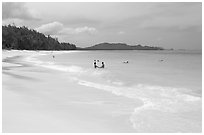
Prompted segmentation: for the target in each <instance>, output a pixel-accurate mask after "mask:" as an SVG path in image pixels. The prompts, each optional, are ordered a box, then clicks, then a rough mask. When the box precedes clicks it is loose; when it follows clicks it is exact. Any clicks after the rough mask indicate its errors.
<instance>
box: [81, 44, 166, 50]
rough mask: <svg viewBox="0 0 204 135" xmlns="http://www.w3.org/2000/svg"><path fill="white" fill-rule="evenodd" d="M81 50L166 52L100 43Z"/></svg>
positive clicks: (154, 48)
mask: <svg viewBox="0 0 204 135" xmlns="http://www.w3.org/2000/svg"><path fill="white" fill-rule="evenodd" d="M77 49H79V50H164V49H163V48H161V47H152V46H142V45H134V46H131V45H127V44H125V43H100V44H96V45H94V46H91V47H86V48H77Z"/></svg>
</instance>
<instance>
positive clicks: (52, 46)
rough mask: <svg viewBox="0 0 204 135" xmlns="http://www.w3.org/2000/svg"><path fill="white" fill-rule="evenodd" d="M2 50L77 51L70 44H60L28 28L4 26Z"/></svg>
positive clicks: (54, 39) (56, 40)
mask: <svg viewBox="0 0 204 135" xmlns="http://www.w3.org/2000/svg"><path fill="white" fill-rule="evenodd" d="M2 49H16V50H75V49H76V46H75V45H74V44H70V43H60V42H59V41H58V39H57V38H52V37H51V36H49V35H48V36H45V35H44V34H42V33H39V32H37V31H36V30H33V29H28V28H27V27H25V26H23V27H16V26H12V25H8V26H2Z"/></svg>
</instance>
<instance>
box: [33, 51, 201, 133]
mask: <svg viewBox="0 0 204 135" xmlns="http://www.w3.org/2000/svg"><path fill="white" fill-rule="evenodd" d="M46 54H47V53H46ZM53 55H55V57H54V58H53ZM40 59H41V61H39V59H38V60H36V59H35V58H32V61H33V62H36V64H38V65H39V66H43V67H46V68H50V69H54V70H59V71H60V72H64V73H65V74H66V75H67V76H69V77H70V78H71V79H73V80H75V82H76V83H77V84H78V85H83V86H85V87H92V88H95V89H97V90H102V91H107V92H110V94H114V95H116V96H123V97H126V98H129V99H133V100H132V101H133V102H132V103H128V104H132V105H127V107H128V106H129V107H132V111H131V112H130V115H129V122H130V123H131V124H132V128H134V130H135V132H201V130H202V52H201V51H184V50H178V51H167V50H164V51H137V50H134V51H78V52H71V53H66V52H63V53H61V52H58V55H56V53H52V52H50V53H48V55H45V56H43V57H41V58H40ZM94 60H96V61H97V65H98V66H99V67H100V66H101V62H104V63H105V68H96V69H95V68H94V65H93V63H94ZM125 61H128V63H124V62H125ZM134 99H135V100H140V101H141V102H142V105H141V106H135V107H133V106H134Z"/></svg>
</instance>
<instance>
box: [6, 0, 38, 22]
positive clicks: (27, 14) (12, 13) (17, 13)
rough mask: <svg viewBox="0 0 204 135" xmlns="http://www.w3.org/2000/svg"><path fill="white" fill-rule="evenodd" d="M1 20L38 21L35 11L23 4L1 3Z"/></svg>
mask: <svg viewBox="0 0 204 135" xmlns="http://www.w3.org/2000/svg"><path fill="white" fill-rule="evenodd" d="M2 18H3V20H4V19H11V18H15V19H22V20H38V19H39V15H38V14H37V12H36V11H34V10H31V9H28V8H27V7H26V6H25V3H22V2H18V3H14V2H3V4H2Z"/></svg>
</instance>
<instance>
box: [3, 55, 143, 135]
mask: <svg viewBox="0 0 204 135" xmlns="http://www.w3.org/2000/svg"><path fill="white" fill-rule="evenodd" d="M14 52H16V53H15V54H12V55H7V56H6V54H5V52H3V56H4V58H3V57H2V59H3V62H2V67H3V69H2V72H3V73H2V78H3V82H2V84H3V89H2V91H3V103H2V104H3V109H2V114H3V124H2V125H3V128H2V130H3V132H4V133H12V132H76V133H80V132H84V133H85V132H94V133H97V132H102V133H107V132H114V133H116V132H123V133H125V132H136V131H135V129H134V128H133V127H132V124H131V122H130V121H129V117H130V113H131V112H132V111H134V110H122V109H121V108H120V107H119V106H118V105H117V104H116V105H115V103H112V100H116V101H117V100H118V101H120V100H124V101H126V100H127V102H129V101H131V100H130V99H127V98H125V97H120V96H116V95H113V94H111V93H109V92H106V91H100V90H96V89H94V88H90V87H86V86H82V85H79V84H77V83H75V82H72V81H67V80H66V79H65V78H66V77H65V78H64V76H63V72H59V71H55V70H51V69H47V68H43V67H38V66H35V65H32V64H31V63H26V62H25V61H24V59H25V58H26V57H28V56H29V55H28V54H29V53H27V52H26V53H23V52H17V51H14ZM11 53H12V52H11ZM35 53H38V52H33V54H35ZM17 55H18V56H17ZM12 56H13V57H12ZM5 63H7V64H5ZM59 80H60V81H59ZM36 88H37V89H36ZM67 88H69V89H68V90H67ZM84 95H86V96H84ZM136 104H137V103H136ZM140 104H141V103H138V105H140ZM53 122H56V123H53ZM65 125H66V126H65Z"/></svg>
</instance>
